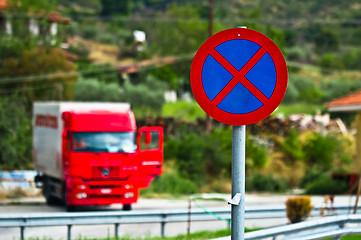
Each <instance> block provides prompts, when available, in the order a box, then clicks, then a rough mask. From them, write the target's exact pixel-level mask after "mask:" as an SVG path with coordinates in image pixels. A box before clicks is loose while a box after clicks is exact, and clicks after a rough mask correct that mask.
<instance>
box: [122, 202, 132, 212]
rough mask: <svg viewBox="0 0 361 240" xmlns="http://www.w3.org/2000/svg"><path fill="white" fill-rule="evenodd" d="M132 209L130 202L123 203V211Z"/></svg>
mask: <svg viewBox="0 0 361 240" xmlns="http://www.w3.org/2000/svg"><path fill="white" fill-rule="evenodd" d="M130 210H132V205H131V204H124V205H123V211H130Z"/></svg>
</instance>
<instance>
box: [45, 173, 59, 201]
mask: <svg viewBox="0 0 361 240" xmlns="http://www.w3.org/2000/svg"><path fill="white" fill-rule="evenodd" d="M43 195H44V197H45V200H46V204H48V205H57V204H58V203H59V200H58V198H56V197H54V196H52V195H51V187H50V180H49V178H47V177H45V179H44V186H43Z"/></svg>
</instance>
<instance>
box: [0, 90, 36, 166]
mask: <svg viewBox="0 0 361 240" xmlns="http://www.w3.org/2000/svg"><path fill="white" fill-rule="evenodd" d="M28 104H29V103H28V101H27V100H26V99H25V98H24V97H21V96H18V95H12V96H6V97H4V96H3V97H1V98H0V149H1V151H0V169H2V170H19V169H31V168H32V138H31V136H32V125H31V122H32V121H31V117H30V114H29V113H28V111H27V106H28Z"/></svg>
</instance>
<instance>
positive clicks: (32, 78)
mask: <svg viewBox="0 0 361 240" xmlns="http://www.w3.org/2000/svg"><path fill="white" fill-rule="evenodd" d="M74 70H75V65H74V64H73V63H71V62H69V61H68V60H67V59H66V58H65V57H64V55H63V53H62V51H61V49H59V48H49V49H46V48H38V49H35V50H32V51H23V52H22V55H21V58H20V59H16V58H8V59H5V60H4V61H3V62H2V67H1V69H0V73H1V75H2V76H6V77H13V78H15V77H18V76H21V77H23V76H25V78H24V79H21V78H20V79H21V80H20V81H19V80H17V81H15V80H14V81H11V78H10V80H9V82H8V84H7V88H9V89H11V90H14V89H16V90H23V89H26V90H27V91H26V95H27V97H29V98H30V99H31V100H39V99H42V100H43V99H47V100H49V99H54V98H56V97H57V98H58V99H59V98H61V99H62V98H63V97H65V98H69V97H70V95H71V84H72V81H74V80H75V79H76V78H77V74H76V73H75V72H74ZM69 72H72V73H70V74H69ZM47 74H48V75H47ZM15 79H16V78H15ZM39 86H40V90H39V89H38V88H39ZM44 88H45V89H52V90H53V91H44V90H43V89H44ZM54 90H55V93H54ZM59 95H60V96H59Z"/></svg>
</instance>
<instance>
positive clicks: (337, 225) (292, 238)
mask: <svg viewBox="0 0 361 240" xmlns="http://www.w3.org/2000/svg"><path fill="white" fill-rule="evenodd" d="M360 226H361V215H342V216H330V217H325V218H320V219H315V220H309V221H305V222H301V223H295V224H289V225H285V226H279V227H273V228H268V229H263V230H258V231H254V232H248V233H246V234H245V236H244V239H245V240H255V239H273V240H276V239H287V240H316V239H325V238H329V237H332V238H333V239H340V238H341V237H342V236H345V235H352V234H360V233H361V228H360ZM230 239H231V236H228V237H222V238H217V239H213V240H230Z"/></svg>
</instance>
